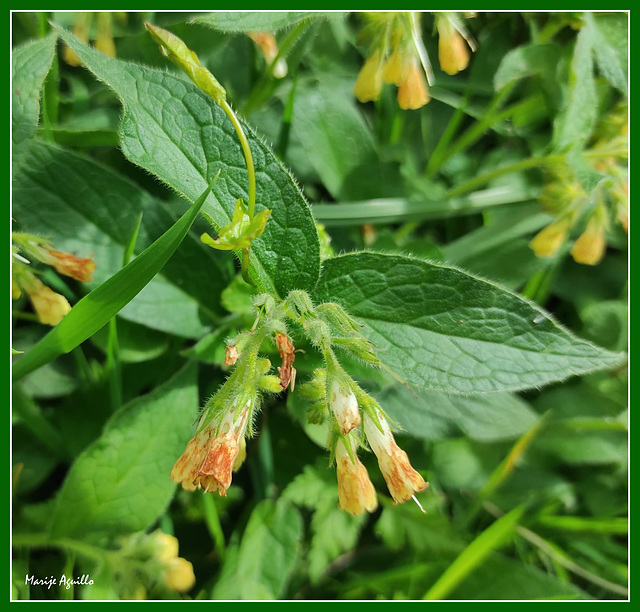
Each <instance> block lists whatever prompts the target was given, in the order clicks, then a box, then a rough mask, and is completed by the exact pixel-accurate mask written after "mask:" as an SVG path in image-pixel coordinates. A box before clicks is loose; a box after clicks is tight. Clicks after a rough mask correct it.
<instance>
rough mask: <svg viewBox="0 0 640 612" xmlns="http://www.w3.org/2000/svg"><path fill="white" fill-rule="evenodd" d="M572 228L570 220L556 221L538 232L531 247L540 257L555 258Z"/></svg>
mask: <svg viewBox="0 0 640 612" xmlns="http://www.w3.org/2000/svg"><path fill="white" fill-rule="evenodd" d="M570 227H571V222H570V221H569V220H568V219H560V220H558V221H554V222H553V223H551V224H550V225H547V227H545V228H544V229H542V230H541V231H540V232H538V233H537V234H536V235H535V236H534V237H533V240H532V241H531V242H530V243H529V246H530V247H531V248H532V249H533V251H534V253H535V254H536V255H537V256H538V257H553V256H554V255H555V254H556V253H557V252H558V250H559V249H560V247H561V246H562V245H563V244H564V241H565V240H566V238H567V232H568V231H569V228H570Z"/></svg>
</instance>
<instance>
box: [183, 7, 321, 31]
mask: <svg viewBox="0 0 640 612" xmlns="http://www.w3.org/2000/svg"><path fill="white" fill-rule="evenodd" d="M320 15H326V14H325V13H321V12H315V13H313V12H302V11H298V12H296V11H282V12H279V13H269V12H267V11H260V12H257V11H252V12H246V11H245V12H239V11H238V12H234V11H224V12H219V13H209V14H207V15H202V16H201V17H194V18H193V19H192V20H191V23H197V24H198V25H203V26H207V27H209V28H212V29H214V30H219V31H221V32H229V33H232V34H248V33H250V32H276V31H277V30H280V29H282V28H286V27H290V26H292V25H295V24H296V23H300V22H301V21H303V20H304V19H311V18H313V17H317V16H320Z"/></svg>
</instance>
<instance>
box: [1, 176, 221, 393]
mask: <svg viewBox="0 0 640 612" xmlns="http://www.w3.org/2000/svg"><path fill="white" fill-rule="evenodd" d="M209 191H210V187H208V188H207V189H206V190H205V191H204V192H203V193H202V195H201V196H200V198H199V199H198V200H197V201H196V202H195V203H194V204H193V205H192V206H191V208H189V210H188V211H187V212H186V213H185V214H184V215H182V217H180V219H179V220H178V221H176V223H175V224H174V225H173V226H172V227H171V228H170V229H168V230H167V231H166V232H165V233H164V234H162V236H160V238H158V239H157V240H156V241H155V242H154V243H153V244H152V245H151V246H150V247H148V248H146V249H145V250H144V251H143V252H142V253H140V255H138V256H137V257H136V258H135V259H134V260H133V261H132V262H130V263H129V264H127V265H126V266H125V267H124V268H122V270H120V271H118V272H117V273H116V274H114V275H113V276H112V277H110V278H109V279H107V280H106V281H105V282H104V283H102V284H101V285H100V286H99V287H97V288H96V289H94V290H93V291H92V292H91V293H89V294H88V295H86V296H85V297H83V298H82V299H81V300H80V301H79V302H78V303H77V304H76V305H75V306H74V307H73V308H72V309H71V311H70V312H69V313H68V314H67V315H66V316H65V317H64V319H63V320H62V321H61V322H60V323H59V324H58V325H57V326H56V327H55V328H54V329H53V330H51V331H50V332H49V333H48V334H47V335H46V336H45V337H44V338H43V339H42V340H40V342H38V344H36V345H35V346H34V347H33V348H32V349H31V350H30V351H29V352H28V353H27V354H25V355H24V356H23V357H22V358H21V359H20V360H18V361H17V363H16V364H15V365H14V367H13V380H14V381H15V380H19V379H20V378H22V377H23V376H25V375H26V374H29V372H32V371H33V370H36V369H37V368H39V367H40V366H43V365H44V364H46V363H49V362H50V361H52V360H53V359H55V358H56V357H59V356H60V355H62V354H64V353H69V352H70V351H72V350H73V349H74V348H76V346H78V345H79V344H80V343H82V342H84V341H85V340H86V339H87V338H90V337H91V336H92V335H93V334H95V333H96V332H97V331H98V330H99V329H100V328H101V327H102V326H103V325H106V324H107V323H108V322H109V320H110V319H112V318H113V317H114V316H115V315H116V314H117V313H118V312H120V310H122V308H124V307H125V306H126V305H127V304H128V303H129V302H130V301H131V300H132V299H133V298H134V297H135V296H136V295H137V294H138V293H139V292H140V291H141V290H142V288H143V287H144V286H145V285H147V284H148V283H149V282H150V281H151V279H152V278H153V277H154V276H155V275H156V274H157V273H158V272H159V271H160V270H161V269H162V266H163V265H164V264H165V263H166V262H167V260H168V259H169V258H170V257H171V255H173V253H174V252H175V250H176V249H177V248H178V246H180V243H181V242H182V240H183V239H184V237H185V236H186V234H187V232H188V231H189V228H190V227H191V224H192V223H193V221H194V220H195V218H196V216H197V214H198V212H199V210H200V207H201V206H202V203H203V202H204V200H205V198H206V197H207V195H208V194H209Z"/></svg>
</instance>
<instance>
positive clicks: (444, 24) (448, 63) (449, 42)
mask: <svg viewBox="0 0 640 612" xmlns="http://www.w3.org/2000/svg"><path fill="white" fill-rule="evenodd" d="M438 34H439V38H438V60H439V61H440V68H442V70H443V71H444V72H446V73H447V74H451V75H453V74H457V73H458V72H460V71H462V70H464V69H465V68H466V67H467V66H468V65H469V48H468V47H467V43H466V42H465V40H464V39H463V38H462V36H461V35H460V32H458V31H457V30H456V29H455V28H454V27H453V25H451V23H449V21H448V20H447V19H446V18H440V19H438Z"/></svg>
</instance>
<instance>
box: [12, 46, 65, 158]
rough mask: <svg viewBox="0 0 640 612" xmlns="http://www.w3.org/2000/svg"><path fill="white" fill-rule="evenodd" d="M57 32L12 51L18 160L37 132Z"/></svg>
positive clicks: (16, 156) (13, 116)
mask: <svg viewBox="0 0 640 612" xmlns="http://www.w3.org/2000/svg"><path fill="white" fill-rule="evenodd" d="M56 39H57V37H56V35H55V34H50V35H49V36H47V37H46V38H43V39H42V40H38V41H34V42H29V43H27V44H25V45H22V46H20V47H18V48H16V49H14V50H13V52H12V57H11V59H12V64H11V74H12V90H11V141H12V143H13V158H14V159H13V161H14V163H17V162H18V161H19V160H20V158H19V157H18V156H21V155H22V154H23V152H24V150H25V147H24V145H25V144H26V143H27V142H28V141H29V140H30V139H31V138H32V136H33V135H34V134H35V132H36V127H37V125H38V118H39V116H40V90H41V89H42V84H43V83H44V79H45V77H46V76H47V73H48V72H49V69H50V68H51V62H52V61H53V57H54V53H55V48H56Z"/></svg>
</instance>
